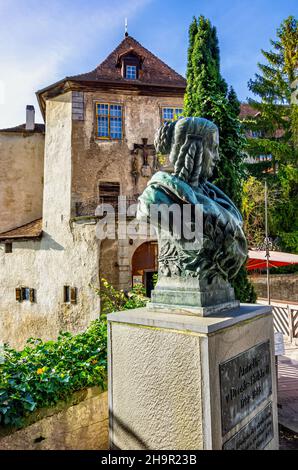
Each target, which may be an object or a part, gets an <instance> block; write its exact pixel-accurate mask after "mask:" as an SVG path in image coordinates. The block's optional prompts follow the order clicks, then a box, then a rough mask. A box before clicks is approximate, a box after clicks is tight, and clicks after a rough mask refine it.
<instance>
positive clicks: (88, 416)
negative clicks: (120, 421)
mask: <svg viewBox="0 0 298 470" xmlns="http://www.w3.org/2000/svg"><path fill="white" fill-rule="evenodd" d="M72 403H73V404H72ZM28 421H29V423H28V424H27V426H25V427H24V428H22V429H20V430H18V431H14V432H13V431H9V432H8V431H7V429H5V428H0V449H1V450H107V449H108V403H107V392H104V393H101V391H100V390H99V389H98V388H97V387H93V388H90V389H88V390H85V391H82V392H78V393H76V394H74V396H73V397H72V398H71V400H70V401H69V402H67V403H60V404H58V405H57V406H56V407H54V408H52V409H43V410H39V411H38V412H36V413H34V414H33V415H32V416H31V417H30V419H29V420H28ZM34 421H35V422H34ZM30 423H32V424H30ZM5 434H6V435H5ZM1 436H2V437H1Z"/></svg>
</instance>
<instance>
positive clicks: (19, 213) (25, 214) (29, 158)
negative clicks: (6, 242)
mask: <svg viewBox="0 0 298 470" xmlns="http://www.w3.org/2000/svg"><path fill="white" fill-rule="evenodd" d="M43 165H44V135H43V134H41V133H32V132H31V133H26V132H24V133H19V132H9V133H8V132H7V133H5V132H0V232H6V231H7V230H10V229H12V228H15V227H19V226H21V225H24V224H26V223H28V222H31V221H32V220H35V219H39V218H40V217H41V213H42V191H43Z"/></svg>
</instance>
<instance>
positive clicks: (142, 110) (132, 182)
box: [72, 90, 183, 215]
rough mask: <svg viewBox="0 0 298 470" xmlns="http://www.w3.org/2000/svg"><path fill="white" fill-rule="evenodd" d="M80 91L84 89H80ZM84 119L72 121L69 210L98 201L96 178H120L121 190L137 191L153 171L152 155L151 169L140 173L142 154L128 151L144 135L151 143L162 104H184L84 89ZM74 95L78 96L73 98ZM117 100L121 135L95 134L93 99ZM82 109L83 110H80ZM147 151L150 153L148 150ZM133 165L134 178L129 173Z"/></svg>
mask: <svg viewBox="0 0 298 470" xmlns="http://www.w3.org/2000/svg"><path fill="white" fill-rule="evenodd" d="M82 94H83V93H82ZM83 95H84V120H82V119H80V120H76V119H74V118H73V122H72V165H73V167H72V214H73V215H76V204H77V203H79V204H84V203H85V204H86V205H88V204H90V205H91V206H92V202H93V201H95V202H96V201H98V185H99V182H103V181H109V182H119V183H120V192H121V194H124V195H127V196H131V197H133V196H134V195H136V194H140V193H141V192H142V191H143V190H144V188H145V186H146V184H147V182H148V181H149V179H150V177H151V175H152V173H153V171H155V170H154V169H153V166H154V157H153V156H152V155H149V158H148V163H149V165H150V171H149V172H147V173H146V176H143V174H144V173H142V166H143V155H142V151H141V150H140V151H139V152H138V153H137V154H136V155H132V154H131V150H132V149H133V146H134V144H142V139H143V138H147V139H148V144H151V145H152V144H153V141H154V134H155V132H156V129H158V127H159V126H160V125H161V107H162V106H171V107H183V97H155V96H142V95H135V94H134V93H132V92H131V91H128V92H127V94H124V92H121V93H120V92H119V93H117V92H116V91H115V92H113V93H112V92H110V93H107V92H104V91H100V90H99V91H97V92H85V93H84V94H83ZM76 99H77V98H76ZM96 101H99V102H102V103H119V104H121V105H122V107H123V139H122V140H121V141H117V140H116V141H109V140H99V139H97V138H96V116H95V103H96ZM80 112H82V110H80ZM149 153H152V152H151V151H150V152H149ZM133 169H134V170H135V171H136V178H134V177H133V176H132V171H133Z"/></svg>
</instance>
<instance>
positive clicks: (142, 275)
mask: <svg viewBox="0 0 298 470" xmlns="http://www.w3.org/2000/svg"><path fill="white" fill-rule="evenodd" d="M157 253H158V247H157V242H156V241H150V242H145V243H142V245H140V246H139V247H138V248H137V249H136V251H135V252H134V254H133V256H132V269H131V270H132V284H133V285H135V284H138V283H142V284H143V285H144V287H145V289H146V295H147V296H148V297H150V296H151V291H152V289H153V274H155V273H157Z"/></svg>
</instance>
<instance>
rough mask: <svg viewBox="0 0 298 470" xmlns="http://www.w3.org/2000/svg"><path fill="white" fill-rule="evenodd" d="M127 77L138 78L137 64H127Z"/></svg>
mask: <svg viewBox="0 0 298 470" xmlns="http://www.w3.org/2000/svg"><path fill="white" fill-rule="evenodd" d="M125 78H129V79H130V80H135V79H136V78H137V66H136V65H127V66H126V73H125Z"/></svg>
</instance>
